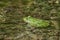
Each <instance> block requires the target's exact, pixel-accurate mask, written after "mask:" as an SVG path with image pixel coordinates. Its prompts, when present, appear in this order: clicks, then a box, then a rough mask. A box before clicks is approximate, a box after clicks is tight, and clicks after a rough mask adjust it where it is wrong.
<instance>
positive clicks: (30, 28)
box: [26, 24, 34, 30]
mask: <svg viewBox="0 0 60 40" xmlns="http://www.w3.org/2000/svg"><path fill="white" fill-rule="evenodd" d="M26 28H27V30H33V29H34V27H32V26H31V25H30V24H27V27H26Z"/></svg>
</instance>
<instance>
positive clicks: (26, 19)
mask: <svg viewBox="0 0 60 40" xmlns="http://www.w3.org/2000/svg"><path fill="white" fill-rule="evenodd" d="M30 18H31V16H28V17H24V18H23V20H24V21H25V22H27V23H28V22H29V19H30Z"/></svg>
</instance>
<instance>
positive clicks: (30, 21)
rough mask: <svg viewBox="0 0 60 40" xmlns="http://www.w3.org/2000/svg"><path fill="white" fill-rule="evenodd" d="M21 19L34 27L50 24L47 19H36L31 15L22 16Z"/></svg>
mask: <svg viewBox="0 0 60 40" xmlns="http://www.w3.org/2000/svg"><path fill="white" fill-rule="evenodd" d="M23 20H24V22H26V23H27V24H28V25H30V26H34V27H48V26H49V25H50V21H48V20H43V19H38V18H35V17H31V16H27V17H24V18H23Z"/></svg>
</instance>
